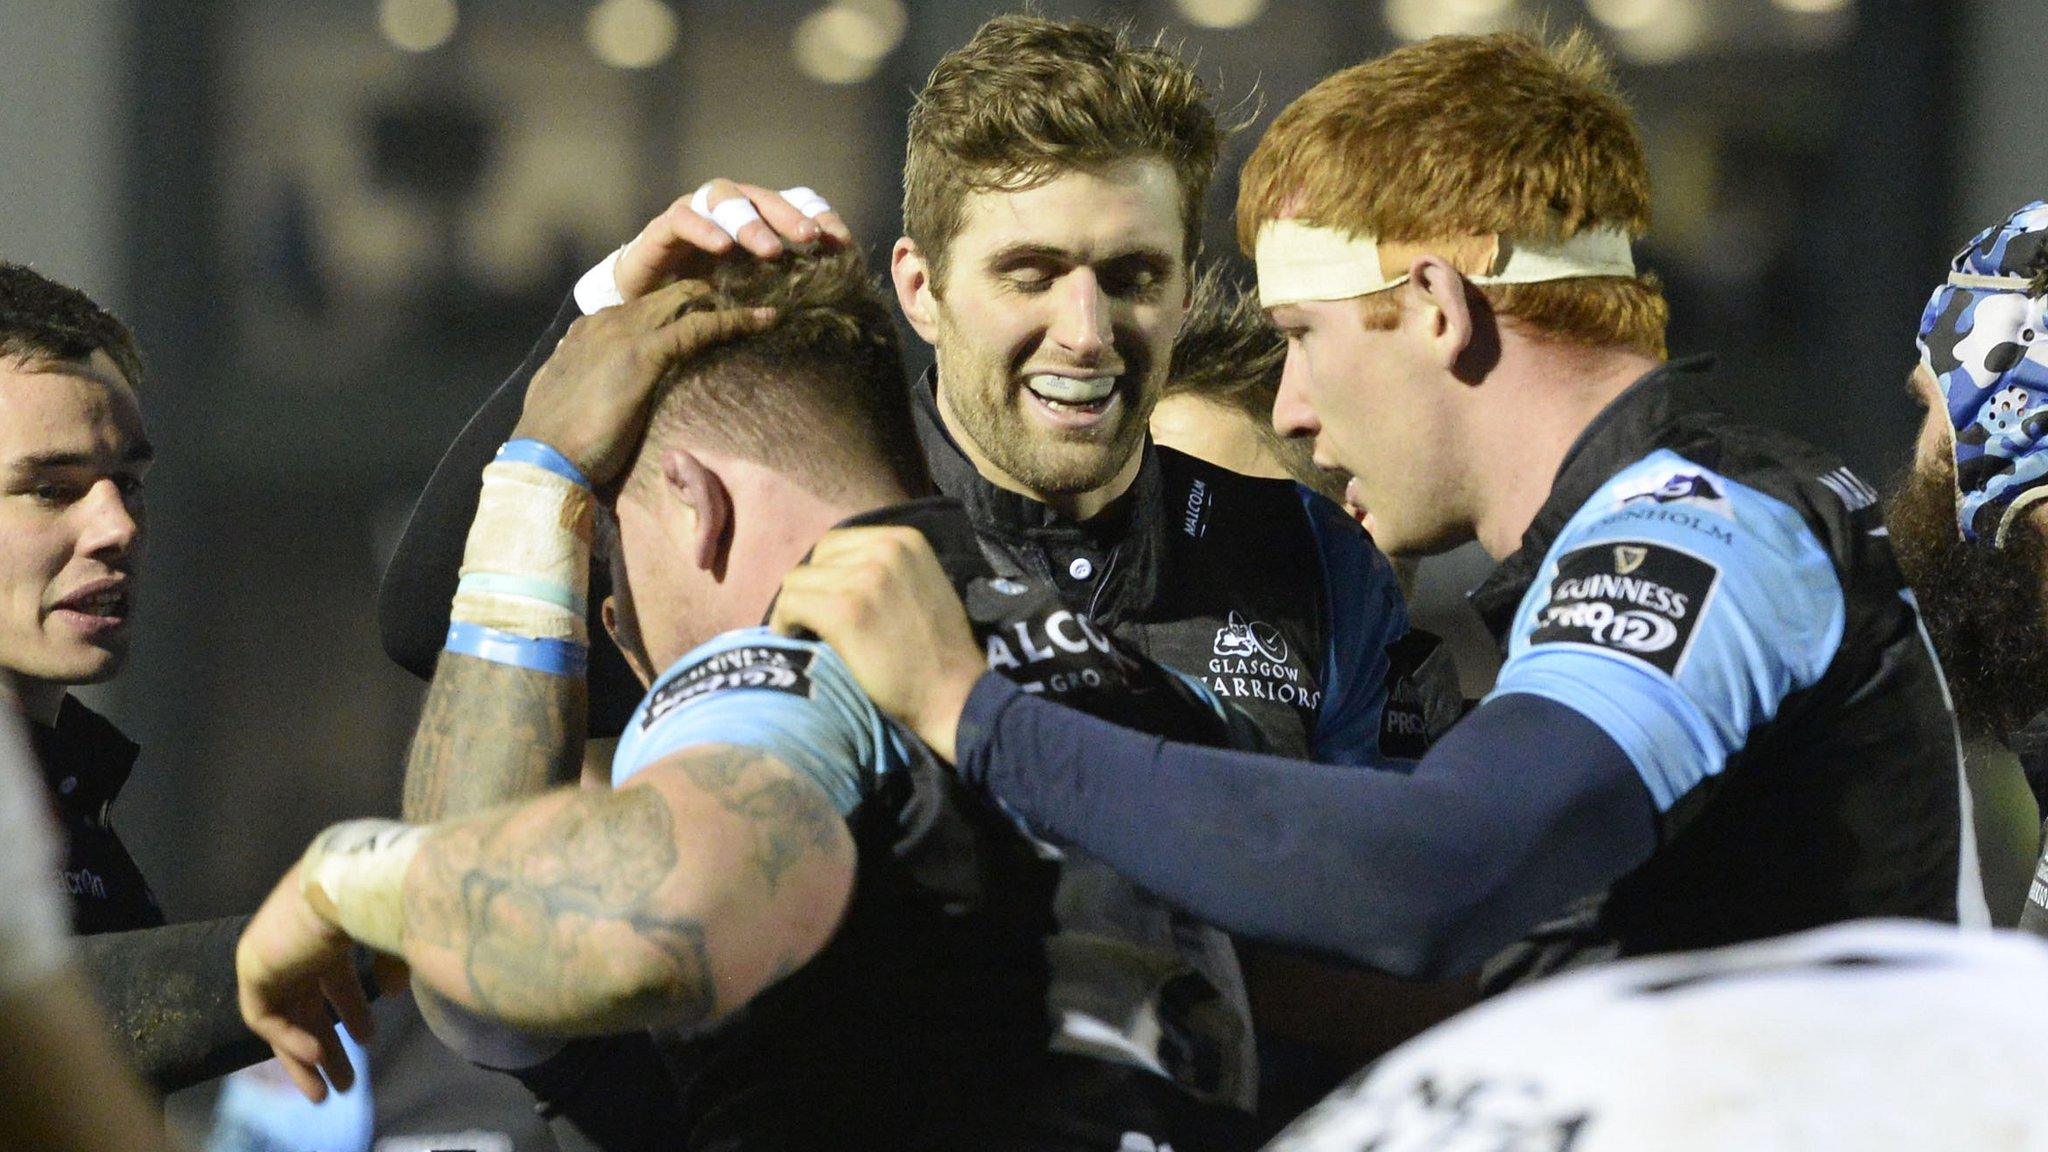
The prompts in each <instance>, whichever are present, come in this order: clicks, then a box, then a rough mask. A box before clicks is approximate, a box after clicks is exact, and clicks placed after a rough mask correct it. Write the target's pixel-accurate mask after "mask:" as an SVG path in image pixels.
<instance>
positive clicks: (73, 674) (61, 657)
mask: <svg viewBox="0 0 2048 1152" xmlns="http://www.w3.org/2000/svg"><path fill="white" fill-rule="evenodd" d="M43 663H45V664H46V665H47V667H48V671H47V672H46V673H44V674H41V675H39V676H38V677H37V678H38V679H41V680H46V681H49V682H51V683H56V684H79V685H83V684H104V683H106V682H107V681H109V680H112V679H113V678H114V677H116V676H118V675H120V674H121V669H123V668H125V667H127V665H128V640H127V638H126V637H125V636H122V637H103V638H101V639H100V640H98V641H97V642H95V643H90V644H85V643H76V642H74V643H70V644H65V645H62V646H61V647H59V648H58V649H57V650H56V651H53V652H50V653H48V659H47V660H46V661H44V662H43Z"/></svg>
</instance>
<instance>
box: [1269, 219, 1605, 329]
mask: <svg viewBox="0 0 2048 1152" xmlns="http://www.w3.org/2000/svg"><path fill="white" fill-rule="evenodd" d="M1494 241H1495V248H1494V255H1493V258H1492V259H1491V260H1490V261H1488V268H1487V271H1485V272H1478V273H1471V274H1468V275H1467V276H1466V277H1465V278H1466V279H1467V280H1470V281H1471V282H1472V283H1474V284H1534V283H1538V282H1540V281H1545V280H1574V279H1581V278H1585V277H1589V276H1634V275H1635V274H1636V262H1635V257H1634V255H1633V254H1632V253H1631V252H1630V249H1629V238H1628V233H1627V232H1626V231H1623V230H1622V229H1619V228H1592V229H1587V230H1586V231H1583V232H1580V233H1578V234H1577V235H1574V236H1568V237H1566V238H1564V239H1563V240H1519V239H1514V238H1512V237H1508V236H1497V237H1495V238H1494ZM1404 246H1412V245H1404ZM1255 250H1256V252H1257V256H1256V257H1254V259H1255V261H1256V263H1257V264H1258V269H1259V306H1260V307H1262V308H1276V307H1278V306H1280V305H1282V304H1298V303H1301V302H1302V301H1304V300H1349V299H1351V298H1352V297H1354V296H1366V295H1370V294H1372V293H1374V292H1384V291H1386V290H1387V289H1389V288H1393V287H1396V286H1397V285H1400V284H1404V283H1406V282H1407V280H1408V274H1407V273H1406V272H1402V273H1401V274H1400V275H1398V276H1395V277H1393V278H1391V279H1389V278H1388V276H1387V274H1386V272H1385V270H1384V269H1383V268H1382V267H1381V264H1380V246H1379V241H1378V240H1377V239H1376V238H1375V237H1373V236H1371V235H1366V234H1353V233H1349V232H1343V231H1340V230H1338V229H1335V228H1324V227H1321V226H1318V225H1313V224H1303V223H1300V222H1299V221H1295V220H1268V221H1266V222H1265V223H1264V224H1262V225H1260V226H1259V235H1258V243H1257V246H1256V249H1255Z"/></svg>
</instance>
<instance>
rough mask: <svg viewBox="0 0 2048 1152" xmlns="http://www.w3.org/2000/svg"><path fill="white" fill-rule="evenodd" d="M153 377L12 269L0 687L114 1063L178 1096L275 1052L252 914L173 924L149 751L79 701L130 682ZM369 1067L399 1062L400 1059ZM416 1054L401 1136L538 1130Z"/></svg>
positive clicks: (395, 1122)
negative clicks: (146, 404)
mask: <svg viewBox="0 0 2048 1152" xmlns="http://www.w3.org/2000/svg"><path fill="white" fill-rule="evenodd" d="M143 378H144V377H143V371H142V362H141V359H140V356H139V355H138V353H137V350H136V345H135V340H134V338H133V336H132V335H131V334H130V333H129V331H128V329H127V328H126V327H125V326H124V325H122V324H121V322H120V321H119V320H117V319H115V318H114V317H113V316H112V315H110V314H109V313H107V312H106V311H105V310H104V309H102V308H100V307H99V306H98V305H96V304H95V303H94V302H93V301H92V300H91V299H89V298H88V297H86V296H85V295H84V294H83V293H80V292H77V291H75V290H73V289H71V288H68V287H65V286H63V285H60V284H56V283H54V282H52V281H50V280H49V279H47V278H46V277H44V276H42V275H40V274H38V273H37V272H35V271H33V270H31V269H28V268H24V267H20V266H18V265H12V264H0V476H4V482H5V487H4V489H0V681H4V682H5V683H6V684H7V685H8V686H10V687H11V688H12V689H13V692H12V693H10V695H11V696H12V695H15V694H18V701H19V707H18V711H19V714H21V715H23V716H24V717H25V718H26V719H27V720H28V724H27V728H28V732H29V739H30V742H31V745H32V747H33V749H34V751H35V754H36V758H37V760H38V762H39V764H40V767H41V771H42V778H43V782H44V785H45V787H44V790H43V791H44V793H45V798H46V799H47V801H48V802H49V804H50V806H51V808H52V810H53V811H54V812H55V813H56V815H57V819H58V823H59V827H60V828H61V830H62V831H63V833H64V840H63V848H64V853H65V861H64V865H63V869H62V872H61V873H60V875H59V876H58V877H53V880H56V881H57V882H61V883H62V884H63V886H64V888H65V890H66V892H67V893H68V894H69V897H70V905H71V910H72V924H73V927H74V929H75V930H76V931H77V932H78V933H79V934H80V936H79V939H78V940H77V941H76V943H75V944H74V945H72V950H73V951H74V952H75V953H76V955H77V958H78V965H77V967H78V970H79V971H80V973H81V974H82V975H84V976H85V977H86V978H87V979H88V980H89V981H90V983H91V985H92V987H93V991H94V992H95V993H96V994H97V995H98V997H99V999H100V1002H101V1004H102V1005H104V1006H105V1007H106V1009H107V1015H108V1016H110V1017H111V1019H112V1024H113V1028H112V1030H111V1031H110V1033H109V1035H110V1036H112V1037H113V1041H114V1044H115V1046H116V1047H117V1049H118V1050H119V1051H120V1052H121V1053H122V1055H123V1056H125V1057H126V1058H127V1060H128V1061H129V1062H130V1063H131V1064H132V1065H133V1066H134V1067H135V1068H136V1069H137V1070H138V1071H140V1072H142V1073H143V1075H144V1076H146V1077H147V1079H148V1080H149V1081H150V1082H151V1084H152V1085H153V1086H154V1087H156V1088H157V1090H159V1091H163V1092H169V1091H173V1090H175V1089H179V1088H184V1087H187V1086H190V1085H193V1084H197V1083H199V1082H201V1081H203V1080H207V1079H211V1078H213V1077H216V1076H220V1075H222V1074H224V1073H227V1072H231V1071H233V1070H235V1069H238V1068H241V1067H243V1066H245V1065H249V1064H253V1063H255V1062H257V1061H260V1060H262V1059H264V1058H265V1057H266V1056H268V1054H269V1048H268V1046H267V1045H266V1044H264V1043H263V1041H261V1040H260V1039H258V1038H257V1037H256V1036H255V1035H253V1034H252V1033H251V1032H250V1031H249V1030H248V1028H247V1027H246V1026H245V1025H244V1024H243V1023H242V1018H241V1014H240V1012H239V1011H238V1009H237V1005H236V989H235V966H234V954H235V942H236V940H237V939H238V938H239V937H240V935H241V933H242V930H243V928H244V927H245V926H246V925H247V923H248V920H249V917H247V916H229V917H222V918H219V919H213V920H201V921H193V922H187V923H180V924H166V923H165V917H164V914H163V912H162V911H161V910H160V909H159V908H158V906H157V903H156V898H155V896H154V895H153V894H152V893H151V891H150V887H149V884H148V881H147V879H146V878H145V877H144V875H143V873H142V870H141V869H140V868H139V867H138V866H137V865H136V862H135V861H134V859H133V858H132V857H131V856H130V855H129V853H128V851H127V849H126V848H125V847H124V846H123V844H122V842H121V839H120V836H119V835H118V832H117V830H116V827H115V825H114V823H113V822H112V820H111V819H110V818H109V815H108V813H109V809H110V806H113V805H114V803H115V800H116V797H117V795H118V793H119V790H120V788H121V787H122V785H123V784H124V783H125V782H126V781H127V779H128V775H129V773H130V771H131V770H132V768H133V767H134V765H135V762H136V759H137V755H138V749H137V748H136V746H135V744H134V743H133V742H131V741H129V740H128V739H126V738H125V737H124V736H123V735H122V734H121V733H120V732H119V731H118V730H117V729H115V727H114V726H113V724H112V723H110V722H109V721H107V720H105V719H104V718H102V717H100V716H99V715H98V714H96V713H94V712H93V711H92V710H91V709H89V708H87V707H86V706H85V705H83V704H82V703H80V702H79V700H78V699H77V698H76V697H75V696H74V695H72V693H71V691H70V689H72V688H73V687H76V686H78V685H83V684H97V683H102V682H105V681H106V680H108V679H110V678H112V677H113V676H115V675H116V674H117V673H119V672H120V670H121V668H122V666H123V665H124V664H125V663H126V660H127V654H128V647H129V643H130V640H131V637H132V634H133V631H134V628H135V626H136V625H135V611H136V595H135V588H136V584H137V582H138V580H139V579H140V578H141V575H142V561H143V546H144V543H145V537H146V525H147V510H146V504H147V501H146V499H145V497H144V480H145V476H146V474H147V472H148V469H149V467H150V458H151V449H150V442H149V439H148V437H147V435H146V433H145V429H144V425H143V418H142V411H141V406H140V404H139V402H138V400H137V397H136V389H137V387H138V386H139V385H140V384H141V382H142V380H143ZM9 706H10V707H14V705H12V704H10V705H9ZM357 959H358V961H359V964H358V977H359V978H360V979H361V980H363V981H365V982H369V981H371V980H372V978H373V974H372V972H371V957H370V954H369V952H368V951H367V950H363V951H362V952H360V954H359V955H358V958H357ZM403 1035H404V1030H403V1029H401V1030H400V1036H401V1037H402V1036H403ZM358 1039H364V1040H367V1039H369V1037H368V1036H367V1035H362V1034H359V1035H358ZM376 1051H377V1054H378V1055H379V1056H383V1055H385V1054H387V1053H391V1054H394V1055H395V1054H396V1050H395V1049H394V1048H393V1047H391V1046H390V1045H389V1044H386V1045H383V1046H380V1047H379V1048H378V1049H376ZM419 1051H420V1052H421V1053H422V1056H423V1059H421V1060H420V1061H418V1062H416V1063H414V1064H413V1066H412V1067H413V1070H414V1073H415V1076H416V1078H417V1079H420V1080H422V1081H423V1082H426V1083H428V1085H429V1086H430V1087H433V1088H437V1089H443V1090H445V1091H441V1092H427V1093H422V1094H421V1095H420V1096H419V1097H415V1098H414V1099H413V1100H410V1101H408V1100H407V1098H406V1094H404V1093H400V1094H396V1095H394V1096H393V1097H392V1098H391V1100H388V1101H384V1102H381V1103H380V1104H379V1107H381V1108H382V1109H383V1111H382V1112H381V1113H380V1114H379V1119H380V1122H383V1123H384V1124H385V1126H386V1129H387V1130H394V1131H391V1133H390V1134H397V1132H396V1131H395V1130H400V1129H402V1130H405V1131H414V1132H417V1131H418V1130H419V1126H422V1125H437V1124H443V1123H448V1122H450V1121H454V1122H457V1123H460V1124H461V1125H463V1126H465V1127H468V1128H471V1129H477V1128H479V1127H485V1126H487V1127H489V1128H490V1129H493V1130H496V1131H499V1132H519V1131H520V1130H521V1128H522V1127H523V1126H531V1125H532V1124H533V1121H532V1119H531V1118H530V1116H528V1115H526V1114H524V1113H523V1112H502V1111H496V1109H497V1108H499V1107H501V1106H502V1104H501V1101H500V1100H499V1099H497V1098H494V1097H492V1096H490V1095H489V1094H488V1093H487V1091H485V1090H487V1089H489V1088H491V1087H495V1086H496V1085H494V1084H492V1082H491V1079H490V1078H488V1077H484V1076H482V1075H480V1074H478V1073H476V1072H475V1071H474V1070H472V1069H471V1068H469V1067H468V1066H466V1065H464V1064H462V1063H461V1062H459V1061H456V1060H454V1059H452V1058H449V1057H447V1055H446V1053H445V1052H443V1051H442V1049H441V1046H440V1045H438V1044H433V1043H427V1044H425V1045H423V1046H422V1047H421V1048H420V1049H419ZM479 1081H481V1082H482V1083H481V1086H480V1085H479V1083H478V1082H479ZM513 1094H514V1095H516V1092H515V1093H513ZM458 1097H459V1098H460V1102H459V1103H454V1104H443V1103H441V1101H443V1100H447V1099H455V1098H458ZM236 1099H238V1100H240V1101H243V1102H247V1101H248V1100H250V1099H251V1097H248V1096H242V1097H237V1098H236ZM422 1100H424V1101H425V1103H422V1102H421V1101H422ZM443 1130H444V1131H445V1130H446V1129H443Z"/></svg>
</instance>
